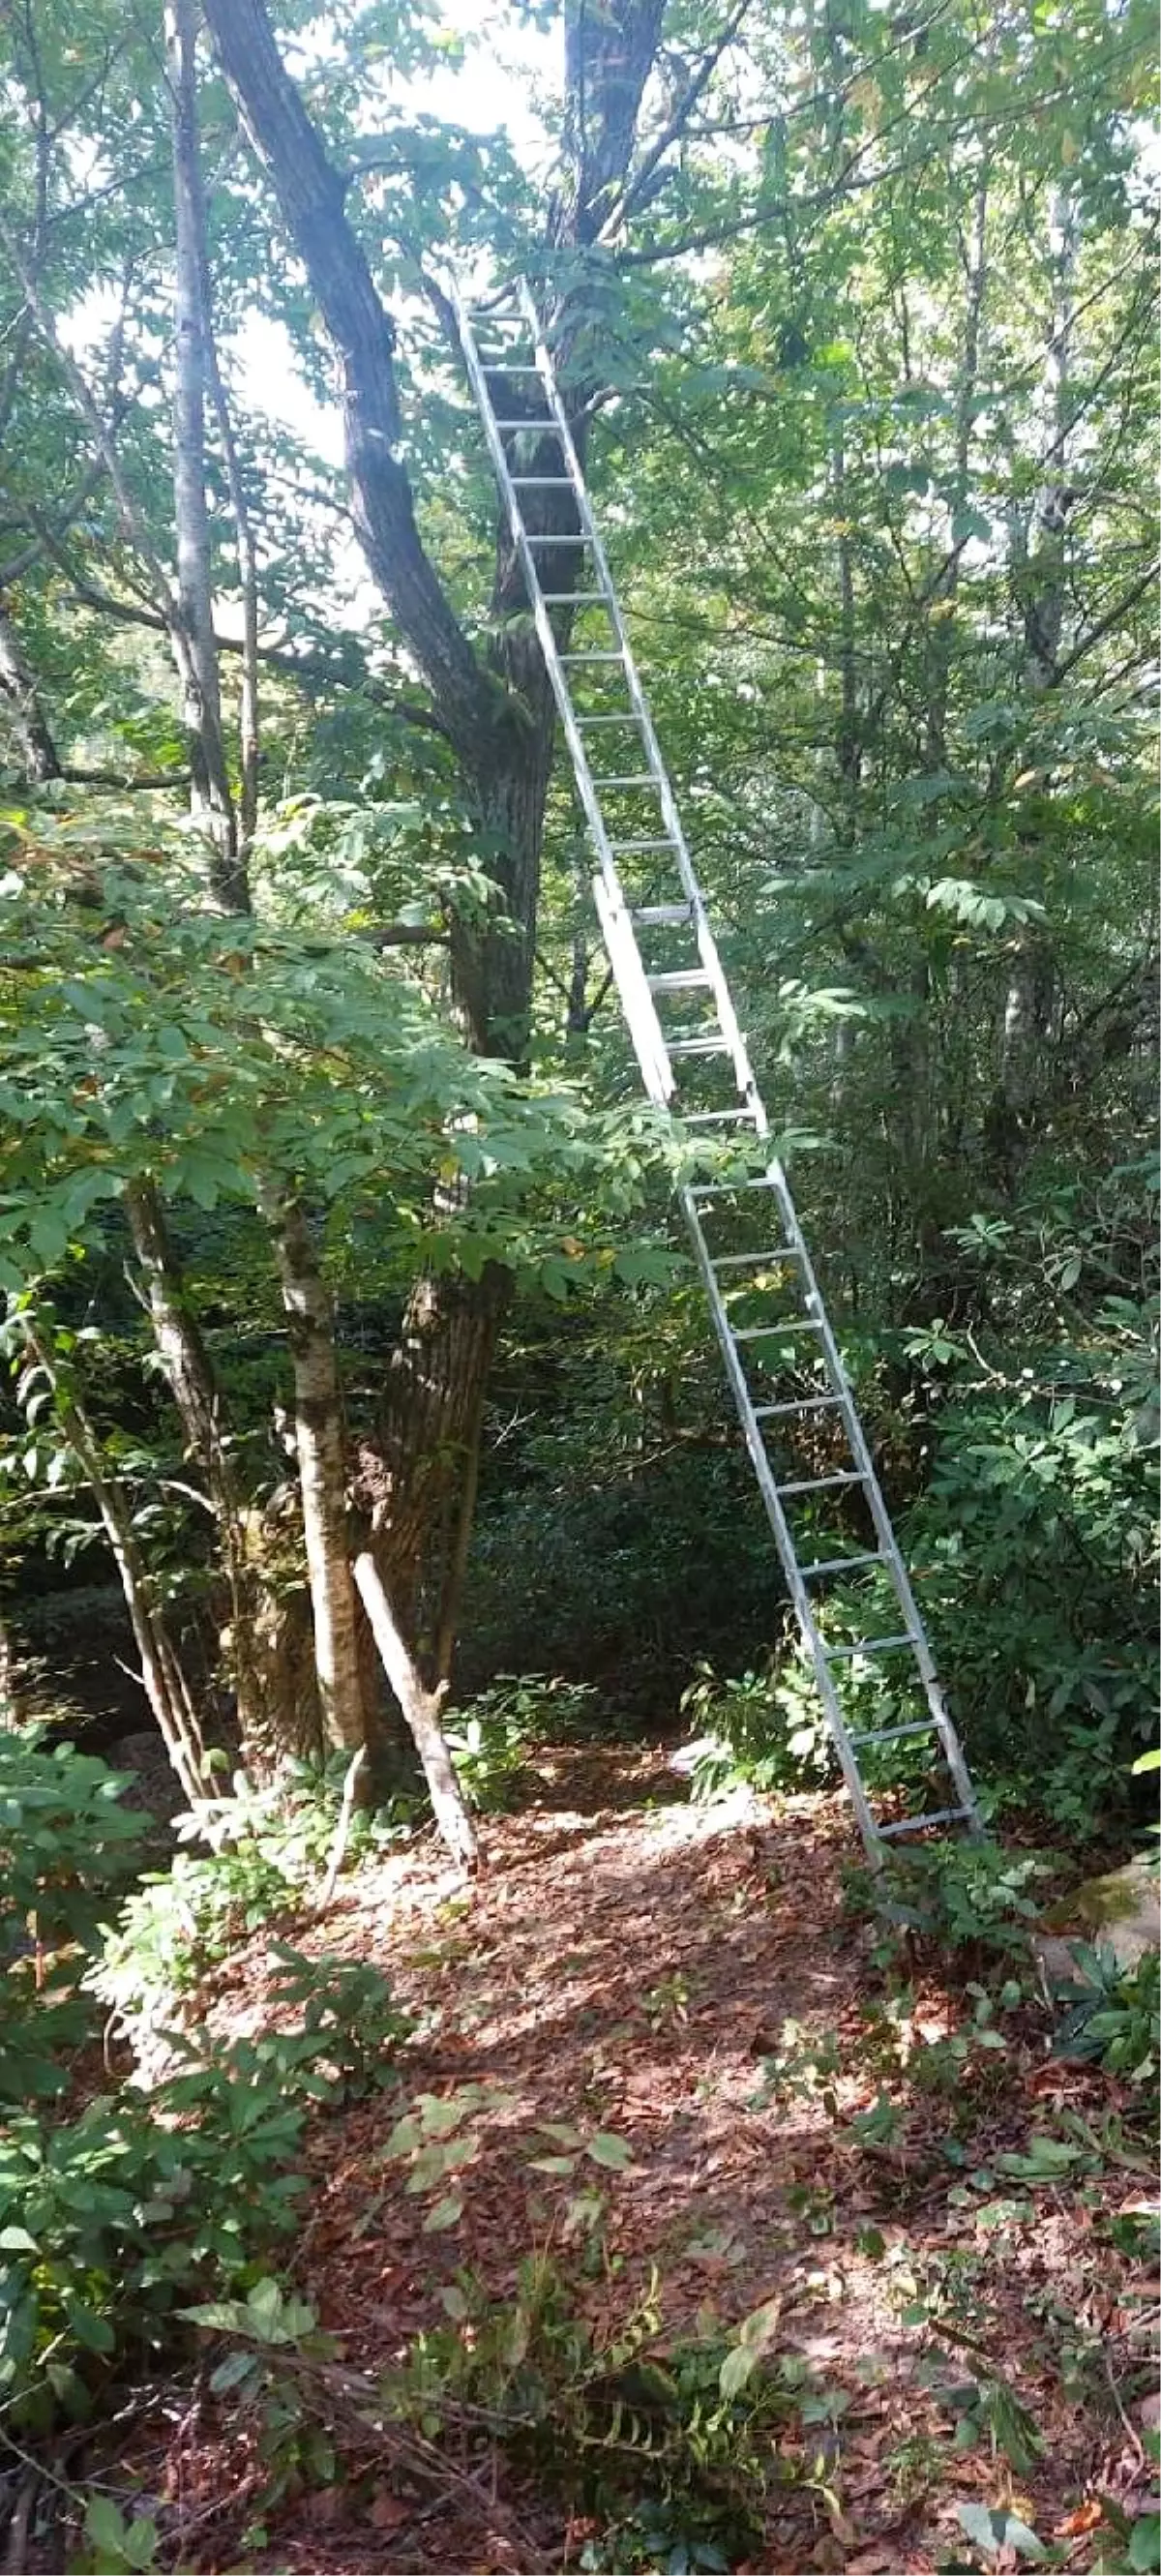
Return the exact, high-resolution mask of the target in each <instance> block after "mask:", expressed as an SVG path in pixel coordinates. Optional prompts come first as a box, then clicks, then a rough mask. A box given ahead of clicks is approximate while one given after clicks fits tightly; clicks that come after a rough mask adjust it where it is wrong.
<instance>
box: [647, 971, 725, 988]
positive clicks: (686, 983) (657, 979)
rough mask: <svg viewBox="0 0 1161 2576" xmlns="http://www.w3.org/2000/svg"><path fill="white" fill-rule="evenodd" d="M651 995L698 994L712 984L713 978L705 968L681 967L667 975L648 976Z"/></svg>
mask: <svg viewBox="0 0 1161 2576" xmlns="http://www.w3.org/2000/svg"><path fill="white" fill-rule="evenodd" d="M645 981H646V983H647V984H648V986H649V990H650V992H651V993H696V992H700V991H703V990H704V989H705V987H706V985H707V984H712V982H713V977H712V975H711V974H709V972H708V971H707V969H706V968H705V967H704V966H679V967H676V968H675V969H674V971H673V973H672V974H671V975H670V974H666V975H647V976H646V978H645Z"/></svg>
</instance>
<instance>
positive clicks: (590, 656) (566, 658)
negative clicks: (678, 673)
mask: <svg viewBox="0 0 1161 2576" xmlns="http://www.w3.org/2000/svg"><path fill="white" fill-rule="evenodd" d="M556 658H557V661H558V662H563V663H564V664H565V665H566V666H567V665H568V664H569V663H571V662H623V661H624V659H625V656H624V654H623V653H622V652H621V650H620V648H619V647H618V649H617V651H616V652H615V653H558V654H557V657H556ZM621 846H622V848H624V847H625V844H624V842H622V844H621ZM668 846H669V845H668V842H667V843H666V844H665V847H666V848H668Z"/></svg>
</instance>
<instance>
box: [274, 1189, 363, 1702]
mask: <svg viewBox="0 0 1161 2576" xmlns="http://www.w3.org/2000/svg"><path fill="white" fill-rule="evenodd" d="M263 1214H264V1215H265V1217H266V1220H267V1223H268V1225H269V1227H270V1230H271V1235H272V1238H273V1242H274V1250H275V1256H276V1258H277V1262H278V1275H279V1278H280V1280H281V1282H282V1303H283V1307H284V1309H285V1313H286V1319H287V1338H288V1340H289V1343H290V1355H291V1360H292V1362H293V1366H294V1418H295V1435H296V1439H297V1444H298V1477H299V1485H300V1488H301V1492H302V1527H303V1537H304V1540H305V1543H306V1563H307V1572H308V1575H309V1578H310V1602H311V1613H312V1616H313V1620H314V1651H315V1665H316V1669H317V1672H318V1686H319V1697H320V1700H321V1702H322V1715H323V1725H324V1728H325V1730H326V1735H327V1739H328V1742H329V1743H331V1744H333V1745H335V1746H337V1747H338V1748H340V1749H341V1750H342V1751H344V1752H347V1753H353V1752H354V1751H355V1750H356V1748H357V1746H359V1745H360V1744H362V1743H364V1742H365V1740H366V1732H367V1730H366V1721H365V1715H364V1709H363V1694H362V1689H361V1686H360V1679H359V1645H358V1632H357V1627H356V1617H355V1595H354V1590H353V1587H352V1583H351V1568H350V1562H349V1558H348V1551H347V1499H346V1457H345V1440H344V1427H343V1407H342V1397H341V1393H340V1389H339V1373H338V1365H337V1361H336V1358H335V1335H334V1310H333V1307H332V1304H331V1297H330V1291H329V1289H328V1287H327V1284H326V1281H325V1279H324V1278H323V1275H322V1271H321V1269H320V1267H319V1262H318V1255H317V1252H316V1250H315V1245H314V1241H313V1238H312V1235H311V1230H310V1226H309V1224H308V1221H307V1218H306V1214H305V1211H304V1210H303V1208H302V1206H301V1204H300V1202H299V1201H298V1200H297V1199H276V1198H275V1197H274V1196H273V1194H272V1193H267V1194H265V1197H264V1204H263Z"/></svg>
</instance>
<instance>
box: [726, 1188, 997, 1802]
mask: <svg viewBox="0 0 1161 2576" xmlns="http://www.w3.org/2000/svg"><path fill="white" fill-rule="evenodd" d="M771 1177H772V1178H773V1180H774V1188H775V1195H776V1197H777V1199H778V1202H779V1207H780V1211H781V1215H782V1220H783V1223H784V1225H785V1226H786V1230H787V1231H786V1240H787V1242H788V1243H792V1244H793V1245H794V1249H795V1252H796V1253H797V1256H798V1259H799V1262H800V1264H801V1269H802V1278H803V1284H804V1290H805V1302H806V1304H807V1306H808V1308H809V1309H810V1311H811V1312H812V1314H813V1315H814V1316H815V1317H816V1318H817V1320H818V1325H819V1340H820V1342H821V1345H822V1349H823V1352H824V1354H825V1358H826V1363H827V1368H828V1370H829V1372H830V1375H831V1379H832V1383H833V1384H834V1386H835V1387H836V1389H837V1391H838V1394H839V1396H840V1398H841V1401H842V1412H843V1423H844V1427H845V1430H846V1436H847V1440H848V1443H849V1446H850V1451H851V1455H852V1457H853V1458H854V1461H855V1465H856V1466H857V1468H858V1470H859V1480H860V1483H861V1484H862V1487H863V1490H864V1492H865V1494H866V1497H867V1503H868V1506H869V1509H870V1513H871V1519H872V1521H873V1523H874V1527H875V1536H876V1538H877V1539H878V1542H879V1546H880V1548H881V1550H882V1553H883V1559H884V1562H885V1564H886V1566H887V1570H888V1573H889V1576H890V1579H891V1582H892V1584H893V1586H894V1589H895V1594H896V1598H897V1600H898V1602H899V1606H900V1608H901V1610H902V1612H903V1618H904V1623H905V1625H906V1628H907V1632H908V1635H909V1636H910V1639H911V1645H912V1650H913V1653H914V1656H915V1661H916V1664H917V1666H918V1668H919V1674H920V1679H921V1681H922V1683H923V1688H924V1692H925V1694H926V1698H927V1704H928V1707H929V1708H930V1710H931V1715H932V1719H933V1722H934V1725H935V1728H936V1731H937V1733H938V1736H939V1741H940V1747H941V1750H942V1752H943V1756H944V1760H945V1761H946V1763H947V1767H948V1770H949V1772H950V1773H951V1777H952V1779H953V1780H954V1782H955V1787H956V1792H957V1795H958V1797H959V1799H960V1801H961V1804H962V1805H963V1806H964V1807H965V1808H966V1809H967V1810H968V1814H969V1817H970V1820H971V1826H972V1831H973V1832H974V1833H978V1832H979V1831H980V1830H981V1827H980V1821H979V1811H978V1808H977V1805H976V1797H975V1791H974V1789H973V1787H972V1782H971V1777H970V1774H969V1772H968V1768H967V1765H966V1763H965V1761H964V1758H963V1753H962V1751H961V1748H960V1743H959V1738H958V1736H957V1734H956V1731H955V1728H954V1726H953V1724H952V1721H951V1717H950V1715H949V1712H948V1708H947V1704H946V1701H945V1699H944V1696H943V1689H942V1685H941V1683H940V1680H939V1676H938V1674H937V1672H936V1669H935V1658H934V1656H933V1655H932V1652H931V1647H930V1644H929V1643H928V1638H927V1631H926V1629H925V1627H924V1625H923V1620H922V1618H921V1616H920V1612H919V1605H918V1603H917V1601H916V1599H915V1594H914V1592H913V1590H912V1587H911V1578H910V1576H909V1574H908V1572H907V1568H906V1565H905V1564H904V1561H903V1557H902V1553H901V1551H900V1547H899V1542H898V1540H897V1538H896V1536H895V1532H894V1528H893V1526H892V1522H891V1515H890V1513H889V1511H888V1509H887V1505H886V1501H885V1499H884V1495H883V1489H882V1487H881V1485H880V1483H879V1478H878V1473H877V1470H876V1467H875V1462H874V1460H873V1458H872V1456H871V1451H870V1446H869V1444H868V1441H867V1435H866V1433H865V1431H864V1429H863V1425H862V1421H861V1418H860V1415H859V1411H858V1407H857V1405H856V1403H855V1397H854V1389H853V1387H852V1386H851V1382H850V1379H849V1377H848V1375H847V1369H846V1362H845V1361H844V1359H843V1356H842V1352H841V1351H840V1349H839V1346H838V1342H837V1341H836V1339H835V1334H834V1328H833V1326H832V1324H831V1321H830V1317H829V1315H828V1313H827V1310H826V1306H825V1303H824V1300H823V1296H822V1291H821V1289H820V1287H819V1284H818V1280H817V1277H816V1275H815V1270H814V1264H813V1262H812V1260H811V1258H810V1253H809V1251H808V1249H807V1246H806V1241H805V1238H804V1236H803V1232H802V1228H801V1226H800V1224H799V1222H798V1212H797V1210H796V1208H795V1205H794V1200H793V1197H792V1195H791V1190H790V1184H789V1182H788V1180H787V1178H786V1174H785V1172H784V1170H783V1169H782V1166H781V1164H774V1165H772V1166H771Z"/></svg>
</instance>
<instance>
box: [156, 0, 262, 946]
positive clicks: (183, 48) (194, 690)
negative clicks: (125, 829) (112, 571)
mask: <svg viewBox="0 0 1161 2576" xmlns="http://www.w3.org/2000/svg"><path fill="white" fill-rule="evenodd" d="M196 45H197V22H196V18H195V14H194V8H193V0H166V10H165V54H166V73H167V78H168V84H169V100H170V125H171V142H172V152H173V206H174V400H173V505H174V526H175V533H176V544H177V587H176V592H175V597H174V615H175V618H176V619H177V622H178V623H179V625H180V627H181V631H182V634H183V635H184V637H185V642H186V647H187V650H186V654H185V657H184V667H183V671H182V681H183V691H184V697H185V722H186V729H187V732H188V735H189V741H190V751H191V758H192V763H193V804H194V812H195V814H197V815H198V816H200V818H201V820H202V821H203V823H204V825H205V829H206V831H207V834H208V836H209V839H210V842H211V844H212V847H213V849H214V852H215V866H214V875H215V891H216V892H217V893H218V895H219V897H220V899H221V901H222V902H223V903H224V904H225V905H226V906H227V908H228V909H229V910H230V911H231V912H245V911H247V910H248V909H249V900H250V898H249V890H248V887H247V884H246V872H245V867H244V865H243V864H242V863H241V861H240V857H239V849H238V818H237V815H236V813H235V810H234V798H233V792H232V789H231V786H230V774H229V767H228V763H227V760H226V745H225V736H224V733H223V728H222V692H221V682H220V676H219V670H218V649H217V644H216V641H215V637H214V614H213V573H212V564H211V548H210V519H209V510H208V508H207V504H206V384H207V376H208V362H207V350H206V312H205V295H204V280H205V262H204V243H205V231H206V226H205V205H204V200H203V190H202V172H201V157H200V152H199V145H198V121H197V67H196Z"/></svg>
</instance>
